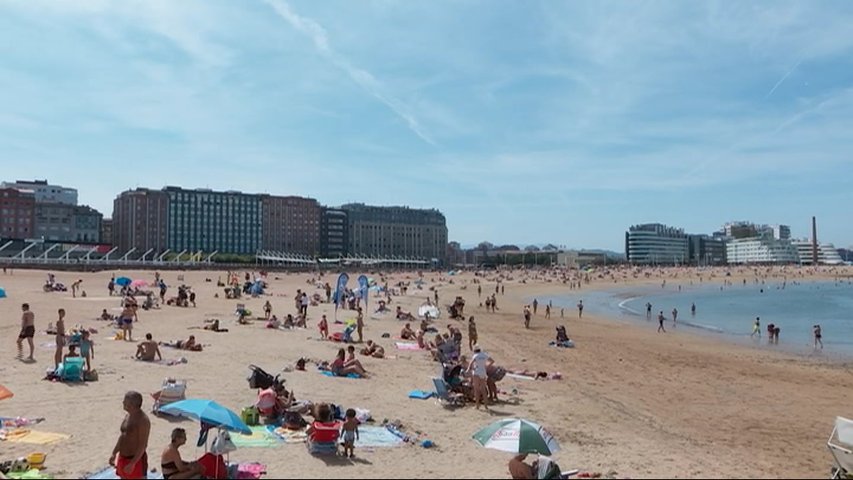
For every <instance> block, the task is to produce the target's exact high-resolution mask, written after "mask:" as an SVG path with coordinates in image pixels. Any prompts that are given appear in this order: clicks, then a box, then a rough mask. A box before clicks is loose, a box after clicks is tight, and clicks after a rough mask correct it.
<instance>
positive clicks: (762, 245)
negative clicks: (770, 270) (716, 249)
mask: <svg viewBox="0 0 853 480" xmlns="http://www.w3.org/2000/svg"><path fill="white" fill-rule="evenodd" d="M726 259H727V260H728V263H729V264H734V265H743V264H750V263H760V264H789V263H799V261H800V256H799V255H798V253H797V249H796V247H794V245H793V244H792V243H791V242H790V241H789V240H777V239H775V238H773V237H771V236H769V235H768V236H764V237H754V238H736V239H732V240H729V241H728V243H726Z"/></svg>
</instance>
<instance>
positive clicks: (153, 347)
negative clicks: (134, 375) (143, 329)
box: [136, 333, 163, 362]
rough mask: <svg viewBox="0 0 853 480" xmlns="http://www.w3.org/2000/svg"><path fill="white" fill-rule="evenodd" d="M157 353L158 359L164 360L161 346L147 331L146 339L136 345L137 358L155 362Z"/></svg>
mask: <svg viewBox="0 0 853 480" xmlns="http://www.w3.org/2000/svg"><path fill="white" fill-rule="evenodd" d="M155 355H156V356H157V358H158V359H160V360H163V356H162V355H161V354H160V347H159V346H157V342H155V341H154V340H153V337H152V336H151V334H150V333H146V334H145V341H144V342H141V343H140V344H139V345H138V346H137V347H136V358H137V359H138V360H142V361H143V362H153V361H154V356H155Z"/></svg>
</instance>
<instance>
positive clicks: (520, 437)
mask: <svg viewBox="0 0 853 480" xmlns="http://www.w3.org/2000/svg"><path fill="white" fill-rule="evenodd" d="M472 438H473V439H474V440H475V441H476V442H477V443H479V444H480V445H482V446H484V447H486V448H492V449H495V450H500V451H502V452H510V453H538V454H540V455H551V454H553V453H554V452H557V451H559V450H560V444H558V443H557V440H556V439H555V438H554V436H553V435H551V433H550V432H548V430H546V429H545V428H544V427H542V426H541V425H539V424H538V423H533V422H531V421H528V420H522V419H520V418H506V419H503V420H498V421H497V422H495V423H492V424H491V425H489V426H488V427H486V428H484V429H482V430H480V431H479V432H477V433H475V434H474V436H473V437H472Z"/></svg>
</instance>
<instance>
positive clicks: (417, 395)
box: [409, 390, 434, 400]
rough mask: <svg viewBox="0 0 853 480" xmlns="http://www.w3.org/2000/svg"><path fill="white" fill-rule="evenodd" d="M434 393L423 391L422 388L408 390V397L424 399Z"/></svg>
mask: <svg viewBox="0 0 853 480" xmlns="http://www.w3.org/2000/svg"><path fill="white" fill-rule="evenodd" d="M433 395H434V393H433V392H425V391H423V390H412V391H411V392H409V398H416V399H418V400H426V399H428V398H430V397H432V396H433Z"/></svg>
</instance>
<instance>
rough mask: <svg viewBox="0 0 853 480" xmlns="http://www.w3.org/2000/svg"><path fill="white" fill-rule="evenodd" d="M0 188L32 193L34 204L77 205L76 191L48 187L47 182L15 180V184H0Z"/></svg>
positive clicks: (74, 189)
mask: <svg viewBox="0 0 853 480" xmlns="http://www.w3.org/2000/svg"><path fill="white" fill-rule="evenodd" d="M0 188H14V189H17V190H28V191H32V192H33V194H35V196H36V203H61V204H63V205H77V189H76V188H68V187H62V186H60V185H50V184H49V183H47V180H32V181H30V180H17V181H15V182H3V183H0Z"/></svg>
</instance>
